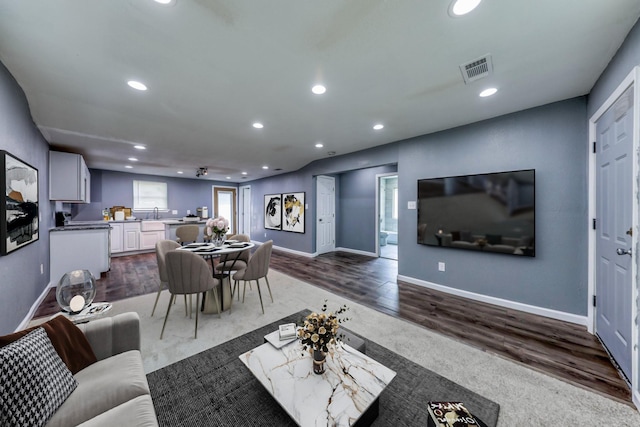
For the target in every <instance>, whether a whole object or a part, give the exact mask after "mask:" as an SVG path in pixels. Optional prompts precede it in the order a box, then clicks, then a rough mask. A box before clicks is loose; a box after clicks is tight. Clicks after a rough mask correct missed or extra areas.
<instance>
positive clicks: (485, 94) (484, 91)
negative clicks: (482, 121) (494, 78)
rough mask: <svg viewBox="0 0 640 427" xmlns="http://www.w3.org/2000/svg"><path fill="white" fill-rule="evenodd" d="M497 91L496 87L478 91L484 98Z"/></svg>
mask: <svg viewBox="0 0 640 427" xmlns="http://www.w3.org/2000/svg"><path fill="white" fill-rule="evenodd" d="M497 91H498V89H496V88H495V87H490V88H489V89H485V90H483V91H482V92H480V96H481V97H483V98H485V97H487V96H491V95H493V94H495V93H496V92H497Z"/></svg>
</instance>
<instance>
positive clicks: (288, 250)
mask: <svg viewBox="0 0 640 427" xmlns="http://www.w3.org/2000/svg"><path fill="white" fill-rule="evenodd" d="M251 242H252V243H255V244H256V245H261V244H263V243H264V242H260V241H258V240H252V241H251ZM273 249H277V250H279V251H282V252H288V253H290V254H294V255H300V256H304V257H307V258H314V257H317V256H318V253H316V252H314V253H312V254H310V253H309V252H302V251H296V250H295V249H289V248H285V247H282V246H276V245H273Z"/></svg>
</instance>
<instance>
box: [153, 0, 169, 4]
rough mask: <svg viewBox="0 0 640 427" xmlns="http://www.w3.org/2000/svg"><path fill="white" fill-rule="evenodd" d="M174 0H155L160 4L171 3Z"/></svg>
mask: <svg viewBox="0 0 640 427" xmlns="http://www.w3.org/2000/svg"><path fill="white" fill-rule="evenodd" d="M172 1H173V0H155V2H156V3H160V4H169V3H171V2H172Z"/></svg>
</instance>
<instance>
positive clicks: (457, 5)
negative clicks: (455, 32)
mask: <svg viewBox="0 0 640 427" xmlns="http://www.w3.org/2000/svg"><path fill="white" fill-rule="evenodd" d="M481 1H482V0H453V1H452V2H451V5H450V6H449V15H451V16H454V17H455V16H462V15H466V14H467V13H469V12H471V11H472V10H473V9H475V8H476V7H478V5H479V4H480V2H481Z"/></svg>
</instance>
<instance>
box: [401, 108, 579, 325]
mask: <svg viewBox="0 0 640 427" xmlns="http://www.w3.org/2000/svg"><path fill="white" fill-rule="evenodd" d="M586 141H587V122H586V99H585V98H584V97H580V98H575V99H570V100H567V101H563V102H558V103H554V104H549V105H545V106H542V107H538V108H534V109H531V110H527V111H522V112H519V113H514V114H510V115H506V116H502V117H498V118H495V119H492V120H487V121H484V122H480V123H476V124H472V125H468V126H464V127H459V128H456V129H453V130H449V131H445V132H439V133H435V134H431V135H425V136H422V137H418V138H414V139H411V140H407V141H405V142H402V143H401V144H400V158H399V162H398V171H399V187H400V197H399V198H400V200H399V203H400V206H401V209H400V212H399V216H400V221H399V224H400V226H399V239H400V242H399V243H400V244H399V247H398V256H399V264H398V269H399V274H400V275H404V276H409V277H413V278H417V279H420V280H425V281H429V282H434V283H438V284H441V285H445V286H449V287H452V288H456V289H463V290H467V291H470V292H475V293H478V294H483V295H489V296H493V297H498V298H504V299H507V300H511V301H518V302H521V303H526V304H531V305H534V306H539V307H545V308H549V309H554V310H559V311H563V312H568V313H574V314H578V315H586V312H587V305H586V304H587V280H586V271H587V235H586V234H587V233H586V224H587V199H586V194H587V183H586V164H587V158H586V155H587V142H586ZM517 169H535V170H536V257H535V258H529V257H522V258H521V257H517V256H508V255H503V254H493V253H476V252H473V251H463V250H455V249H448V248H439V247H431V246H423V245H418V244H417V243H416V240H417V238H416V235H417V211H416V210H408V209H407V208H406V207H407V202H408V201H411V200H416V198H417V180H418V179H421V178H433V177H439V176H451V175H465V174H477V173H485V172H499V171H509V170H517ZM440 261H441V262H445V263H446V271H445V272H439V271H438V262H440Z"/></svg>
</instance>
